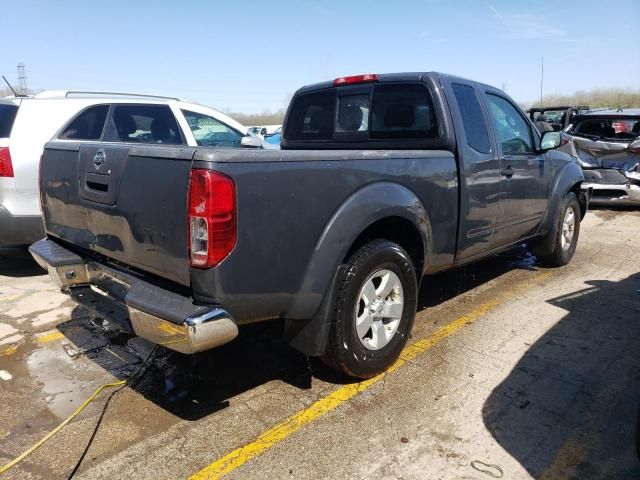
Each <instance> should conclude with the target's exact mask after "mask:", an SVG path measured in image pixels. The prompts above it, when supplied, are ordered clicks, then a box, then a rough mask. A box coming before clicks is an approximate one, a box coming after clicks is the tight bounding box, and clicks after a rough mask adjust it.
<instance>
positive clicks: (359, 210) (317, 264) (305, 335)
mask: <svg viewBox="0 0 640 480" xmlns="http://www.w3.org/2000/svg"><path fill="white" fill-rule="evenodd" d="M388 217H401V218H404V219H406V220H408V221H410V222H411V223H412V224H413V225H414V226H415V227H416V229H417V231H418V232H419V233H420V236H421V238H422V244H423V246H424V252H423V253H424V258H425V259H428V258H429V257H430V242H429V241H428V240H429V238H431V225H430V222H429V217H428V214H427V212H426V210H425V208H424V207H423V205H422V203H421V202H420V200H419V199H418V197H417V196H416V195H415V194H414V193H413V192H412V191H411V190H409V189H408V188H406V187H404V186H402V185H399V184H397V183H392V182H378V183H373V184H369V185H367V186H365V187H363V188H361V189H359V190H357V191H356V192H354V193H353V194H352V195H351V196H349V197H348V198H347V199H346V200H345V201H344V202H343V203H342V205H341V206H340V207H339V208H338V209H337V210H336V212H335V213H334V214H333V216H332V217H331V219H330V220H329V221H328V222H327V224H326V225H325V228H324V230H323V232H322V235H321V236H320V239H319V240H318V243H317V244H316V246H315V248H314V251H313V255H312V257H311V260H310V261H309V264H308V266H307V269H306V272H305V275H304V279H303V282H302V284H301V288H300V291H299V293H298V295H296V300H295V302H294V303H293V304H292V306H291V308H290V309H289V311H288V312H287V314H286V315H285V318H287V319H288V321H287V326H286V330H287V332H285V337H286V338H288V339H289V340H290V342H291V344H292V346H294V348H296V349H298V350H300V351H302V352H303V353H306V354H307V355H318V354H321V353H322V352H324V345H325V344H326V338H327V333H328V328H325V327H328V320H329V318H330V315H331V311H330V306H331V305H332V303H333V301H332V300H333V296H334V291H335V289H336V288H337V285H336V282H337V278H336V272H338V270H339V267H340V265H341V264H342V262H343V260H344V258H345V256H346V255H347V253H348V251H349V249H350V248H351V246H352V245H353V243H354V242H355V240H356V239H357V238H358V236H359V235H360V234H361V233H362V232H363V231H364V230H366V228H367V227H369V226H370V225H372V224H374V223H375V222H376V221H378V220H382V219H384V218H388ZM426 263H427V262H425V264H426ZM425 268H426V265H425ZM310 318H311V320H307V321H303V319H310ZM296 319H300V320H296Z"/></svg>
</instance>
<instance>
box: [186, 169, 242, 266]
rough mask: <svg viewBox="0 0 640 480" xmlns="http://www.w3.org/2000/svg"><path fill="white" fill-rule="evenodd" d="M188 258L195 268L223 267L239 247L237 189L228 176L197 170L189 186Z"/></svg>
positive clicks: (193, 172)
mask: <svg viewBox="0 0 640 480" xmlns="http://www.w3.org/2000/svg"><path fill="white" fill-rule="evenodd" d="M188 214H189V215H188V216H189V219H188V220H189V244H190V248H189V252H190V253H189V255H190V263H191V266H192V267H197V268H210V267H213V266H215V265H217V264H218V263H220V262H221V261H222V260H223V259H224V258H225V257H226V256H227V255H229V253H230V252H231V250H233V247H234V246H235V244H236V187H235V184H234V183H233V180H231V179H230V178H229V177H227V176H226V175H223V174H221V173H218V172H212V171H211V170H202V169H194V170H192V172H191V184H190V186H189V212H188Z"/></svg>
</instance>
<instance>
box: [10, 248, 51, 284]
mask: <svg viewBox="0 0 640 480" xmlns="http://www.w3.org/2000/svg"><path fill="white" fill-rule="evenodd" d="M45 273H46V272H45V271H44V270H43V269H42V268H40V266H39V265H38V264H37V263H36V261H35V260H34V259H33V257H32V256H31V254H30V253H29V251H28V250H27V247H26V246H25V247H4V246H0V277H15V278H18V277H33V276H35V275H44V274H45Z"/></svg>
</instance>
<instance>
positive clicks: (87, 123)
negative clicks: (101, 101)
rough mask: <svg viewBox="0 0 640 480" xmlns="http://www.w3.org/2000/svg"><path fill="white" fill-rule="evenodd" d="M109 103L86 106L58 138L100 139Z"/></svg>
mask: <svg viewBox="0 0 640 480" xmlns="http://www.w3.org/2000/svg"><path fill="white" fill-rule="evenodd" d="M108 112H109V105H96V106H94V107H91V108H87V109H86V110H84V111H83V112H81V113H80V114H79V115H78V116H77V117H76V118H74V119H73V120H71V122H70V123H69V125H67V127H66V128H65V129H64V130H63V131H62V133H61V134H60V136H59V137H58V138H63V139H67V140H100V137H102V129H103V128H104V121H105V119H106V118H107V113H108Z"/></svg>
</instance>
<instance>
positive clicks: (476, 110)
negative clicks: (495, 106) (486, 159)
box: [451, 83, 491, 153]
mask: <svg viewBox="0 0 640 480" xmlns="http://www.w3.org/2000/svg"><path fill="white" fill-rule="evenodd" d="M451 88H452V89H453V94H454V95H455V97H456V102H457V103H458V109H459V110H460V115H461V116H462V123H463V125H464V131H465V134H466V136H467V143H468V144H469V146H470V147H471V148H473V149H474V150H476V151H478V152H480V153H489V152H490V151H491V147H490V145H489V134H488V133H487V124H486V123H485V120H484V115H483V114H482V108H481V107H480V102H479V101H478V97H477V96H476V92H475V91H474V89H473V87H470V86H469V85H464V84H462V83H453V84H452V85H451Z"/></svg>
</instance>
